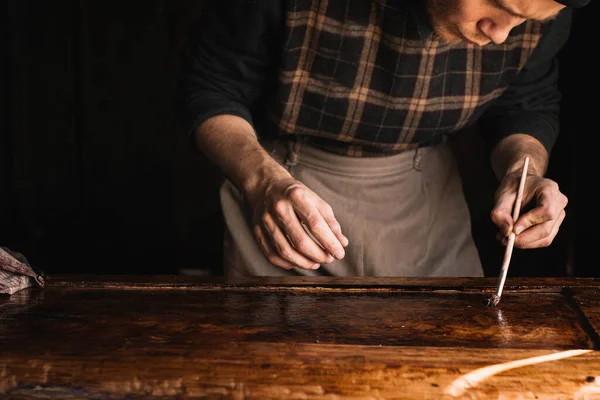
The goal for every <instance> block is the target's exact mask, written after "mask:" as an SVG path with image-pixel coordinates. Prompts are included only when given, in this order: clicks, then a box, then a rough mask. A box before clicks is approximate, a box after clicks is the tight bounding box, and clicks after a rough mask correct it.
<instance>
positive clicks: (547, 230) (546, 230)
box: [542, 225, 552, 241]
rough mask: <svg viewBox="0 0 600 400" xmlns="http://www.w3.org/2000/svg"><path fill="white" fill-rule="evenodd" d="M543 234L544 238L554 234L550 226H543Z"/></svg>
mask: <svg viewBox="0 0 600 400" xmlns="http://www.w3.org/2000/svg"><path fill="white" fill-rule="evenodd" d="M542 234H543V235H544V239H542V240H544V241H545V240H547V238H548V237H549V236H550V235H551V234H552V228H551V227H549V226H547V225H546V226H543V227H542Z"/></svg>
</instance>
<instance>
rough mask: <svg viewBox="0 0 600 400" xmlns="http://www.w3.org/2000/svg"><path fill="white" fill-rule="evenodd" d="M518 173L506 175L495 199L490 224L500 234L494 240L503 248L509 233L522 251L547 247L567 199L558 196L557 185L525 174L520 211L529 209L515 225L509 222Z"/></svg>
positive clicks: (518, 178) (545, 179)
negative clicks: (512, 233) (501, 243)
mask: <svg viewBox="0 0 600 400" xmlns="http://www.w3.org/2000/svg"><path fill="white" fill-rule="evenodd" d="M520 177H521V173H520V171H515V172H512V173H509V174H507V175H506V176H505V177H504V179H503V180H502V182H501V183H500V186H499V188H498V190H497V191H496V196H495V202H496V204H495V207H494V209H493V210H492V213H491V217H492V221H494V223H495V224H496V225H497V226H498V228H499V229H500V232H499V233H498V239H499V240H500V241H502V242H503V243H504V244H506V240H507V237H508V236H509V235H510V233H511V232H512V231H513V229H514V232H515V234H516V238H515V244H514V246H515V247H517V248H522V249H533V248H539V247H547V246H549V245H550V244H551V243H552V241H553V240H554V238H555V237H556V234H557V233H558V230H559V228H560V225H561V224H562V222H563V220H564V219H565V207H566V206H567V202H568V199H567V197H566V196H565V195H564V194H563V193H561V192H560V190H559V187H558V184H557V183H556V182H554V181H552V180H550V179H547V178H542V177H540V176H537V175H533V174H528V175H527V179H526V181H525V188H524V190H523V202H522V204H521V210H523V209H524V208H527V206H528V205H529V204H530V203H531V205H532V206H533V207H529V208H528V209H529V211H527V212H525V213H523V212H522V211H520V216H519V218H518V219H517V221H513V218H512V214H513V207H514V204H515V200H516V197H517V191H518V187H519V180H520Z"/></svg>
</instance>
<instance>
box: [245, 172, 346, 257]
mask: <svg viewBox="0 0 600 400" xmlns="http://www.w3.org/2000/svg"><path fill="white" fill-rule="evenodd" d="M245 197H246V200H247V201H248V203H249V206H250V208H251V210H252V224H253V232H254V236H255V239H256V241H257V243H258V245H259V246H260V248H261V250H262V251H263V253H264V254H265V256H266V257H267V259H268V260H269V262H271V263H272V264H274V265H276V266H278V267H281V268H285V269H292V268H294V267H295V266H297V267H299V268H302V269H317V268H319V266H320V264H329V263H331V262H333V261H334V259H336V258H337V259H342V258H343V257H344V255H345V251H344V247H346V246H347V245H348V239H347V238H346V237H345V236H344V235H343V234H342V229H341V227H340V224H339V223H338V222H337V220H336V219H335V216H334V214H333V210H332V208H331V206H330V205H329V204H327V203H326V202H325V201H323V200H322V199H321V198H320V197H319V196H317V195H316V194H315V193H314V192H313V191H312V190H310V189H309V188H307V187H306V186H305V185H304V184H303V183H301V182H299V181H297V180H295V179H294V178H292V177H291V176H290V177H287V178H278V179H273V180H267V181H266V182H265V183H264V184H262V185H261V186H260V188H258V189H257V190H254V191H253V192H252V193H246V196H245ZM305 228H306V229H305ZM307 231H308V232H310V235H309V234H308V233H307ZM311 235H312V237H311ZM315 239H316V240H315Z"/></svg>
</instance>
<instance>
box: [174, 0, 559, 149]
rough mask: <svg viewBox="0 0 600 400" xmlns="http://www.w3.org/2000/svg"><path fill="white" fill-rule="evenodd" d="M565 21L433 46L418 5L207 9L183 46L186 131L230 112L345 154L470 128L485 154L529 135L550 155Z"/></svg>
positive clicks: (369, 2) (234, 4)
mask: <svg viewBox="0 0 600 400" xmlns="http://www.w3.org/2000/svg"><path fill="white" fill-rule="evenodd" d="M570 21H571V12H570V10H569V9H564V10H563V11H561V14H560V15H559V16H558V17H557V18H556V19H554V20H553V21H551V22H549V23H546V24H542V23H541V22H537V21H527V22H525V23H523V24H521V25H519V26H518V27H515V28H514V29H513V30H512V31H511V33H510V35H509V37H508V38H507V40H506V41H505V42H504V43H502V44H499V45H496V44H489V45H486V46H483V47H478V46H475V45H472V44H466V43H461V44H452V45H451V44H444V43H441V42H440V41H438V40H437V39H436V37H435V35H434V34H433V32H432V29H431V27H430V25H429V22H428V18H427V12H426V10H425V6H424V1H418V0H412V1H411V0H404V1H401V0H387V1H386V0H352V1H350V0H347V1H331V2H330V1H327V0H254V1H251V0H235V1H233V0H229V1H213V2H210V3H209V4H208V5H207V8H206V9H205V12H204V14H203V18H202V20H201V21H199V22H198V23H197V24H196V25H195V26H194V27H193V29H192V31H191V33H190V36H189V45H188V48H187V51H186V52H185V54H184V63H183V67H182V71H181V75H180V80H179V85H178V88H179V91H178V99H179V105H180V109H181V110H182V111H183V115H184V118H185V121H186V123H187V124H188V128H189V131H190V132H191V131H193V130H195V129H196V128H197V127H198V126H199V125H200V124H201V123H202V122H203V121H205V120H206V119H208V118H210V117H212V116H215V115H219V114H231V115H237V116H239V117H242V118H244V119H246V120H247V121H248V122H250V123H251V124H253V125H254V127H255V129H256V131H257V133H258V135H259V137H281V136H294V135H297V136H303V137H306V138H307V139H308V140H309V141H310V142H311V143H313V144H315V145H317V146H320V147H322V148H326V149H328V150H330V151H333V152H336V153H339V154H344V155H349V156H377V155H387V154H395V153H399V152H402V151H404V150H407V149H411V148H415V147H418V146H427V145H432V144H435V143H439V142H441V141H443V140H444V139H445V138H446V137H448V136H450V135H452V134H453V133H455V132H457V131H459V130H461V129H462V128H464V127H466V126H468V125H471V124H473V123H475V122H478V123H479V124H480V126H482V128H483V129H482V131H483V132H484V140H485V143H486V145H487V147H488V149H491V148H492V147H493V146H494V145H495V144H496V143H498V141H500V140H501V139H502V138H504V137H506V136H508V135H510V134H514V133H527V134H530V135H532V136H534V137H536V138H537V139H539V140H540V142H542V143H543V144H544V145H545V146H546V148H547V149H548V150H549V151H550V150H551V148H552V146H553V144H554V143H555V140H556V137H557V135H558V128H559V124H558V122H559V118H558V113H559V100H560V94H559V92H558V89H557V81H558V69H557V62H556V56H557V53H558V51H559V50H560V49H561V47H562V46H563V45H564V43H565V41H566V39H567V37H568V32H569V28H570Z"/></svg>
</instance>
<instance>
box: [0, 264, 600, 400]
mask: <svg viewBox="0 0 600 400" xmlns="http://www.w3.org/2000/svg"><path fill="white" fill-rule="evenodd" d="M496 283H497V279H496V278H334V277H319V278H314V277H310V278H307V277H298V278H296V277H294V278H261V277H256V278H248V279H227V278H220V277H190V276H163V275H158V276H118V275H117V276H54V277H49V278H48V280H47V282H46V285H45V287H44V288H35V289H27V290H23V291H20V292H17V293H15V294H13V295H12V296H3V297H0V398H2V399H7V400H13V399H42V398H43V399H47V398H52V399H54V398H60V399H112V398H127V399H138V398H139V399H154V398H156V399H159V398H160V399H165V398H173V399H193V398H202V399H261V400H263V399H411V398H416V399H446V398H448V399H450V398H472V399H487V398H490V399H499V398H502V399H517V398H518V399H523V398H538V399H596V398H600V352H599V351H598V349H599V348H600V336H599V332H600V296H599V295H600V279H593V278H578V279H576V278H572V279H569V278H510V277H509V278H508V279H507V281H506V285H505V287H504V291H503V295H502V300H501V302H500V304H499V305H498V306H497V307H494V308H489V307H486V304H485V303H486V300H487V299H488V298H489V297H490V296H491V294H493V293H494V291H495V287H496Z"/></svg>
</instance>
